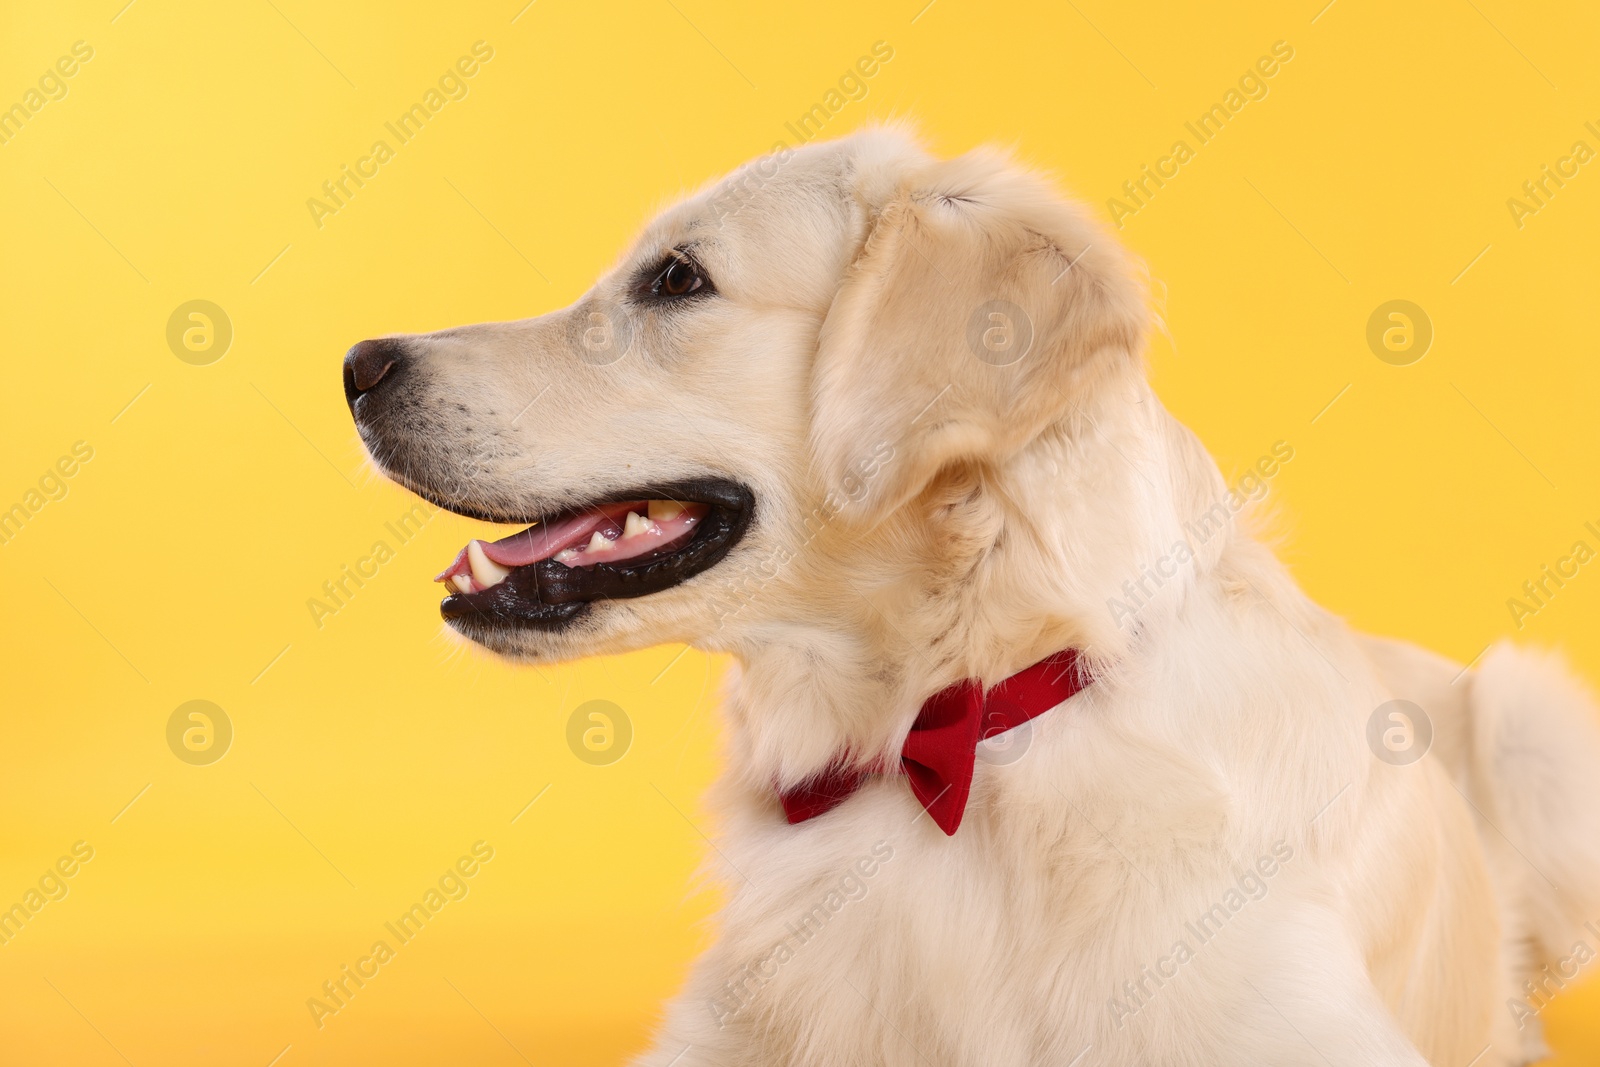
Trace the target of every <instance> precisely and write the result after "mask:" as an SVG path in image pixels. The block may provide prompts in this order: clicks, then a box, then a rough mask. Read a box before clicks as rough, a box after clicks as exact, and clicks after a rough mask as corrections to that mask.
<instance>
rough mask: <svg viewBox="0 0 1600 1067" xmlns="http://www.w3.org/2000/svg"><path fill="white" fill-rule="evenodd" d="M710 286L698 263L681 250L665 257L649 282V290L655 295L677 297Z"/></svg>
mask: <svg viewBox="0 0 1600 1067" xmlns="http://www.w3.org/2000/svg"><path fill="white" fill-rule="evenodd" d="M710 286H711V279H710V278H707V277H706V275H705V272H704V271H702V270H701V269H700V264H698V263H696V262H695V261H694V260H692V259H690V258H689V257H688V256H686V255H684V254H683V253H682V252H674V253H673V254H672V255H670V256H668V257H667V259H666V261H665V262H664V263H663V264H662V267H661V270H660V272H659V273H658V274H657V275H656V277H655V280H654V281H653V282H651V283H650V291H651V292H652V293H654V294H655V295H657V296H666V297H678V296H688V295H689V294H690V293H697V292H699V291H701V290H702V289H708V288H710Z"/></svg>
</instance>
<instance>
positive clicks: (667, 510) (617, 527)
mask: <svg viewBox="0 0 1600 1067" xmlns="http://www.w3.org/2000/svg"><path fill="white" fill-rule="evenodd" d="M753 505H754V497H753V496H752V494H751V493H750V490H748V489H746V488H745V487H744V486H742V485H739V484H738V483H736V482H731V481H726V480H723V479H704V480H698V481H693V482H682V483H678V484H676V485H671V486H661V487H657V488H654V489H650V490H641V491H639V492H638V493H629V494H626V495H619V496H617V497H614V498H612V499H609V500H605V501H597V502H595V503H593V504H589V505H586V506H584V507H580V508H574V509H571V510H569V511H564V512H561V513H559V514H555V515H551V516H549V517H547V518H546V519H544V520H543V521H542V522H539V523H537V524H535V525H533V526H530V527H528V528H527V529H526V530H523V531H522V532H521V533H515V534H512V535H511V536H510V537H504V538H501V539H500V540H498V541H477V540H474V541H471V542H469V543H468V544H467V546H466V547H465V548H463V549H462V550H461V552H460V553H459V554H458V555H457V556H456V558H455V562H453V563H451V564H450V566H449V567H446V568H445V569H444V571H443V572H442V573H440V574H439V576H438V577H437V578H436V579H435V580H436V581H439V582H443V583H444V584H445V587H446V589H447V590H448V591H449V595H447V596H446V597H445V598H444V601H443V602H442V603H441V604H440V605H439V612H440V614H441V615H443V616H444V617H445V619H446V620H448V621H450V622H454V623H460V624H469V625H470V624H471V623H474V622H481V623H497V622H498V623H509V624H512V625H517V626H534V627H542V628H552V627H559V626H564V625H566V624H568V623H570V622H572V621H573V620H574V619H576V618H578V617H579V616H580V615H582V614H583V613H584V612H585V611H587V610H588V608H589V606H590V605H591V604H593V603H594V602H595V601H597V600H621V599H626V598H629V597H640V596H647V595H649V594H651V593H659V592H661V591H662V590H664V589H670V588H671V587H673V586H675V585H678V584H679V583H681V582H685V581H687V580H688V579H690V578H692V577H694V576H695V575H697V574H699V573H701V572H702V571H704V570H707V569H709V568H710V567H712V566H714V565H715V564H716V563H717V562H719V561H720V560H721V559H722V557H723V556H725V555H727V554H728V550H729V549H730V548H732V547H733V546H734V544H735V543H736V542H737V541H738V540H739V538H740V537H741V536H743V534H744V531H745V528H746V527H747V526H748V525H749V523H750V517H751V512H752V510H753Z"/></svg>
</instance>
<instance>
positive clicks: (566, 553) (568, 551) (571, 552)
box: [556, 548, 578, 563]
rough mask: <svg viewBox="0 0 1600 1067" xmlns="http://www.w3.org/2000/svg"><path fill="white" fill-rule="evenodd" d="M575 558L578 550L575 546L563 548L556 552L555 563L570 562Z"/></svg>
mask: <svg viewBox="0 0 1600 1067" xmlns="http://www.w3.org/2000/svg"><path fill="white" fill-rule="evenodd" d="M577 558H578V550H577V549H575V548H563V549H562V550H561V551H560V552H557V553H556V562H557V563H571V562H572V561H573V560H575V559H577Z"/></svg>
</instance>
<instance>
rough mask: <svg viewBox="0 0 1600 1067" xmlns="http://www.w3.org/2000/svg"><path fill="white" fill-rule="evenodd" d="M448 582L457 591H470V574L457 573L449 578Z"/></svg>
mask: <svg viewBox="0 0 1600 1067" xmlns="http://www.w3.org/2000/svg"><path fill="white" fill-rule="evenodd" d="M450 584H451V585H453V586H455V587H456V592H458V593H470V592H472V575H470V574H457V575H455V576H454V577H452V578H451V579H450Z"/></svg>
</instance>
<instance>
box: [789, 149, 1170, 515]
mask: <svg viewBox="0 0 1600 1067" xmlns="http://www.w3.org/2000/svg"><path fill="white" fill-rule="evenodd" d="M879 181H880V183H881V176H880V178H879ZM870 210H871V211H872V217H871V218H870V219H869V221H868V223H867V226H868V233H867V237H866V240H865V241H864V243H863V245H862V247H861V250H860V252H859V254H858V255H857V257H856V259H855V261H854V262H853V263H852V264H851V266H850V268H849V271H848V273H847V275H846V277H845V279H844V281H843V283H842V285H841V287H840V290H839V292H838V294H837V296H836V297H835V298H834V302H833V306H832V307H831V308H830V310H829V312H828V316H827V319H826V320H825V322H824V323H823V327H822V332H821V338H820V343H819V348H818V352H817V360H816V366H815V373H814V379H813V381H814V386H813V401H814V408H813V420H812V448H813V457H814V460H815V462H816V464H817V469H818V473H819V475H820V477H821V478H822V479H823V484H824V485H825V486H826V487H827V490H828V492H829V494H830V501H831V502H832V503H833V504H834V505H835V506H836V507H838V508H839V516H840V517H841V518H843V519H845V520H847V521H854V522H861V523H865V524H867V525H874V524H876V523H877V522H878V521H880V520H881V519H882V518H883V517H884V516H885V515H887V514H888V513H889V512H891V511H892V510H894V509H895V508H897V507H899V506H900V505H901V504H903V503H904V502H905V501H907V500H908V499H910V498H911V497H912V496H914V495H915V494H916V493H917V492H918V491H920V490H921V489H922V488H923V487H924V486H925V485H926V484H927V483H928V481H929V480H930V479H931V478H932V477H933V476H934V474H935V473H937V472H938V471H939V470H940V468H942V467H944V466H946V465H947V464H952V463H959V462H978V463H1000V462H1004V461H1005V460H1006V459H1007V458H1009V457H1010V456H1011V455H1013V454H1014V453H1015V452H1016V451H1017V450H1018V449H1020V448H1022V447H1023V446H1024V445H1025V444H1027V442H1028V441H1029V440H1031V439H1032V438H1033V437H1034V436H1035V435H1037V434H1038V433H1039V432H1040V431H1041V430H1042V429H1044V428H1045V427H1046V426H1048V425H1049V424H1051V423H1052V422H1055V421H1056V420H1057V419H1059V418H1061V417H1062V416H1063V415H1065V414H1068V413H1070V412H1071V411H1072V410H1073V407H1074V404H1075V402H1076V400H1077V399H1079V398H1081V397H1082V396H1083V395H1084V393H1085V391H1086V390H1088V389H1090V388H1092V387H1093V385H1094V383H1095V381H1096V380H1097V379H1099V378H1103V377H1105V376H1107V375H1110V374H1113V373H1116V372H1117V371H1118V370H1127V369H1130V368H1136V367H1137V365H1138V359H1139V355H1140V352H1141V351H1142V346H1143V335H1144V328H1145V324H1146V320H1147V314H1146V310H1145V305H1144V294H1143V289H1142V287H1141V286H1140V285H1139V284H1138V283H1137V282H1136V281H1135V280H1134V277H1133V275H1132V272H1131V271H1130V270H1129V269H1128V266H1127V263H1126V261H1125V259H1124V256H1123V254H1122V252H1121V250H1120V248H1119V247H1118V246H1117V245H1116V244H1115V242H1113V241H1112V240H1111V239H1110V238H1109V237H1108V236H1106V234H1105V233H1104V231H1102V230H1101V229H1100V227H1098V226H1097V225H1095V224H1093V223H1091V222H1090V221H1089V220H1088V219H1087V218H1086V217H1085V215H1084V214H1083V213H1082V211H1081V210H1080V209H1079V208H1077V207H1076V206H1075V205H1072V204H1070V203H1068V202H1066V201H1065V200H1063V199H1062V198H1061V197H1060V196H1059V195H1058V194H1057V193H1056V192H1055V191H1054V190H1052V189H1051V188H1050V187H1049V186H1048V185H1047V184H1046V183H1045V182H1043V181H1042V180H1041V179H1039V178H1037V177H1035V176H1033V175H1031V174H1028V173H1026V172H1023V171H1021V170H1019V169H1017V168H1016V167H1014V166H1013V165H1011V164H1010V163H1009V162H1008V161H1006V160H1005V159H1003V158H1001V157H999V156H996V155H994V154H991V153H985V152H980V153H973V154H970V155H967V156H963V157H961V158H959V159H955V160H950V161H945V162H931V161H930V162H919V163H915V164H911V165H909V173H906V174H904V175H902V176H901V177H900V180H899V181H898V182H897V183H896V184H895V187H894V188H892V189H891V190H887V191H883V192H882V193H881V196H880V198H879V203H878V204H876V205H873V206H872V208H870Z"/></svg>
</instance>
